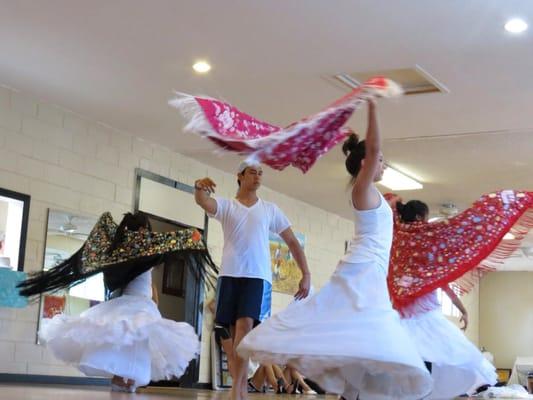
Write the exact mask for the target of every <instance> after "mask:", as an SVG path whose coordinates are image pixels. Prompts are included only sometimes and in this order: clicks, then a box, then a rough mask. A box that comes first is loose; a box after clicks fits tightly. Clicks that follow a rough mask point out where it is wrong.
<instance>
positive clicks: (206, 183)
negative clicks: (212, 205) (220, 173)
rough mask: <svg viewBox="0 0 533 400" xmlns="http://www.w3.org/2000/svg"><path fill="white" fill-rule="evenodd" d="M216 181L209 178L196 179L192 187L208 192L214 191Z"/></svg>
mask: <svg viewBox="0 0 533 400" xmlns="http://www.w3.org/2000/svg"><path fill="white" fill-rule="evenodd" d="M216 186H217V185H216V183H215V182H213V181H212V180H211V178H203V179H198V180H197V181H196V182H194V188H195V189H196V190H203V191H205V192H207V193H209V194H211V193H215V187H216Z"/></svg>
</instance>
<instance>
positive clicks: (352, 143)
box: [342, 133, 359, 156]
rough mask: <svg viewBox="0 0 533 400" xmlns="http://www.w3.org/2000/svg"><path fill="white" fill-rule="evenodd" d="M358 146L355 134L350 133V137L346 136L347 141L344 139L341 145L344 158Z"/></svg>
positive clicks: (357, 137) (357, 138)
mask: <svg viewBox="0 0 533 400" xmlns="http://www.w3.org/2000/svg"><path fill="white" fill-rule="evenodd" d="M358 144H359V136H357V134H355V133H351V134H350V136H348V139H346V140H345V141H344V143H343V145H342V152H343V153H344V155H345V156H347V155H349V154H350V153H351V152H352V151H354V150H355V149H356V148H357V145H358Z"/></svg>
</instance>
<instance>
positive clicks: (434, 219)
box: [428, 216, 446, 222]
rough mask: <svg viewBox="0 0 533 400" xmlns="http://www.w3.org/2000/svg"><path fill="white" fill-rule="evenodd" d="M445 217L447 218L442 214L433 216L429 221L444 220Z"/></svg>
mask: <svg viewBox="0 0 533 400" xmlns="http://www.w3.org/2000/svg"><path fill="white" fill-rule="evenodd" d="M444 219H446V218H445V217H442V216H440V217H433V218H430V219H428V222H438V221H442V220H444Z"/></svg>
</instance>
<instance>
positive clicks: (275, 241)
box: [269, 232, 305, 295]
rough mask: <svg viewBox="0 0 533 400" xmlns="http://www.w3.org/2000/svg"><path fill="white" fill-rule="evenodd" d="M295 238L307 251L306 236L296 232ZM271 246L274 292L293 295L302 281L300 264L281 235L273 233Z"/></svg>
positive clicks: (270, 241) (270, 237) (270, 238)
mask: <svg viewBox="0 0 533 400" xmlns="http://www.w3.org/2000/svg"><path fill="white" fill-rule="evenodd" d="M295 236H296V238H297V239H298V242H299V243H300V246H301V247H302V249H304V251H305V236H304V235H303V234H302V233H298V232H295ZM269 245H270V258H271V259H272V290H274V291H275V292H280V293H286V294H291V295H293V294H294V293H296V292H297V291H298V285H299V283H300V279H302V274H301V272H300V269H299V268H298V264H297V263H296V260H295V259H294V257H293V256H292V254H291V252H290V251H289V248H288V247H287V245H286V244H285V242H284V241H283V239H282V238H281V237H280V236H279V235H276V234H272V233H271V234H270V236H269Z"/></svg>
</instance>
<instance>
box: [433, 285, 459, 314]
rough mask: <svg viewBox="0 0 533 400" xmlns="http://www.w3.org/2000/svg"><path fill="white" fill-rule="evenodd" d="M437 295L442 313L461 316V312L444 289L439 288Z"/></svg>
mask: <svg viewBox="0 0 533 400" xmlns="http://www.w3.org/2000/svg"><path fill="white" fill-rule="evenodd" d="M437 297H438V299H439V302H440V304H441V309H442V313H443V314H444V315H446V316H450V317H456V318H460V317H461V312H460V311H459V310H458V309H457V307H455V306H454V305H453V303H452V301H451V300H450V298H449V297H448V296H447V295H446V293H444V291H443V290H442V289H440V288H439V289H437Z"/></svg>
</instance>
